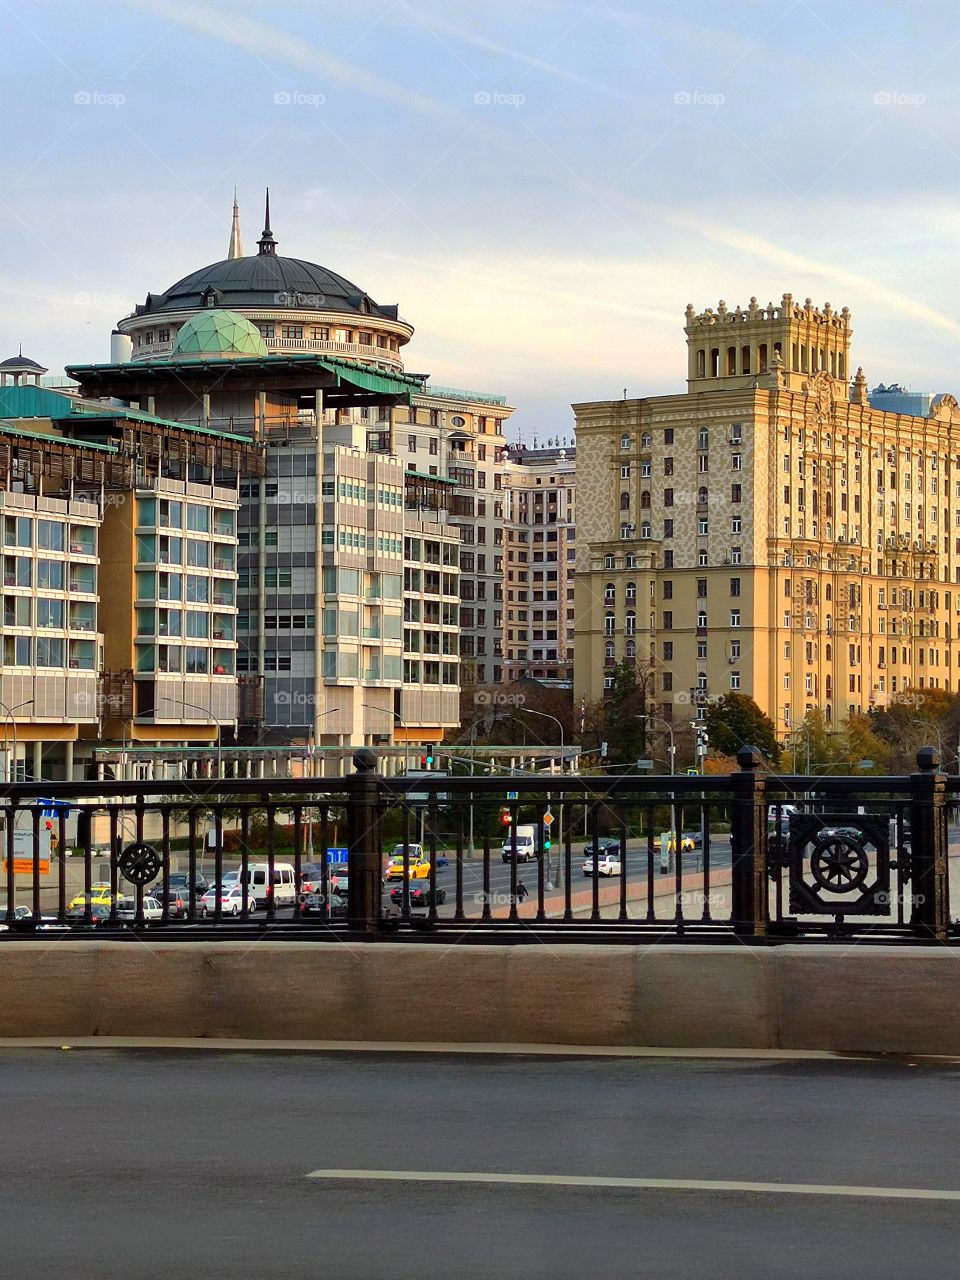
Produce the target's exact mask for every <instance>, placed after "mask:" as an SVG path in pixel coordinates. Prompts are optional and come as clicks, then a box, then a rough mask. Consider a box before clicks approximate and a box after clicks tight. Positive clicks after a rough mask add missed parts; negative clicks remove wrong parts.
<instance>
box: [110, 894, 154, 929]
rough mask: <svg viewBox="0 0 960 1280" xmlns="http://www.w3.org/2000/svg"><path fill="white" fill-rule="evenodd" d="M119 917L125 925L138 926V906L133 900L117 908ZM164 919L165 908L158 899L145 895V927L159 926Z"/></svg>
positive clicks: (129, 899) (130, 899) (128, 900)
mask: <svg viewBox="0 0 960 1280" xmlns="http://www.w3.org/2000/svg"><path fill="white" fill-rule="evenodd" d="M117 916H118V918H119V919H120V920H122V921H123V922H124V924H136V922H137V904H136V901H135V900H134V899H133V898H128V899H126V901H124V902H122V903H121V904H120V905H119V906H118V907H117ZM162 919H163V907H162V906H161V905H160V903H159V902H158V901H157V899H156V898H152V897H148V896H147V895H146V894H144V898H143V922H144V924H145V925H150V924H159V923H160V921H161V920H162Z"/></svg>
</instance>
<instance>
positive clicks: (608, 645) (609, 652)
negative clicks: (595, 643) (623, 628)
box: [603, 640, 614, 658]
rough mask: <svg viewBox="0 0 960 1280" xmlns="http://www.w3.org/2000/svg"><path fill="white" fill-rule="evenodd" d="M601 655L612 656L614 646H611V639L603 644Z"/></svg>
mask: <svg viewBox="0 0 960 1280" xmlns="http://www.w3.org/2000/svg"><path fill="white" fill-rule="evenodd" d="M603 656H604V657H605V658H613V656H614V648H613V641H612V640H610V641H608V642H607V643H606V644H605V645H604V646H603Z"/></svg>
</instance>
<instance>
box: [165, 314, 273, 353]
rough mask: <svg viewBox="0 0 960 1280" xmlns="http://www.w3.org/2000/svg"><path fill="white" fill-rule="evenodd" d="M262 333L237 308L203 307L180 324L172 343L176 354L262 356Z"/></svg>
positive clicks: (264, 349) (263, 346) (265, 349)
mask: <svg viewBox="0 0 960 1280" xmlns="http://www.w3.org/2000/svg"><path fill="white" fill-rule="evenodd" d="M267 354H268V352H267V347H266V344H265V343H264V341H263V335H262V334H261V332H260V330H259V329H258V328H257V327H256V325H254V324H251V323H250V321H249V320H248V319H247V318H246V317H245V316H241V315H238V314H237V313H236V311H204V312H202V313H201V314H200V315H197V316H194V317H193V318H192V319H190V320H188V321H187V323H186V324H185V325H183V326H182V328H181V329H180V332H179V333H178V334H177V340H176V342H175V343H174V345H173V355H174V358H176V357H177V356H197V355H203V356H214V357H223V356H265V355H267Z"/></svg>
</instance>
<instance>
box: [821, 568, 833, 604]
mask: <svg viewBox="0 0 960 1280" xmlns="http://www.w3.org/2000/svg"><path fill="white" fill-rule="evenodd" d="M828 568H829V565H828ZM823 598H824V600H832V599H833V586H832V585H831V583H829V582H828V583H827V584H826V586H825V587H824V588H823Z"/></svg>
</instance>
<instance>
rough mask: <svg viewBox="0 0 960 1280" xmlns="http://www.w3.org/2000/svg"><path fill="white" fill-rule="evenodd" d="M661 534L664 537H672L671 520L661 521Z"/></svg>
mask: <svg viewBox="0 0 960 1280" xmlns="http://www.w3.org/2000/svg"><path fill="white" fill-rule="evenodd" d="M663 536H664V537H665V538H672V537H673V521H672V520H664V522H663Z"/></svg>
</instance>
